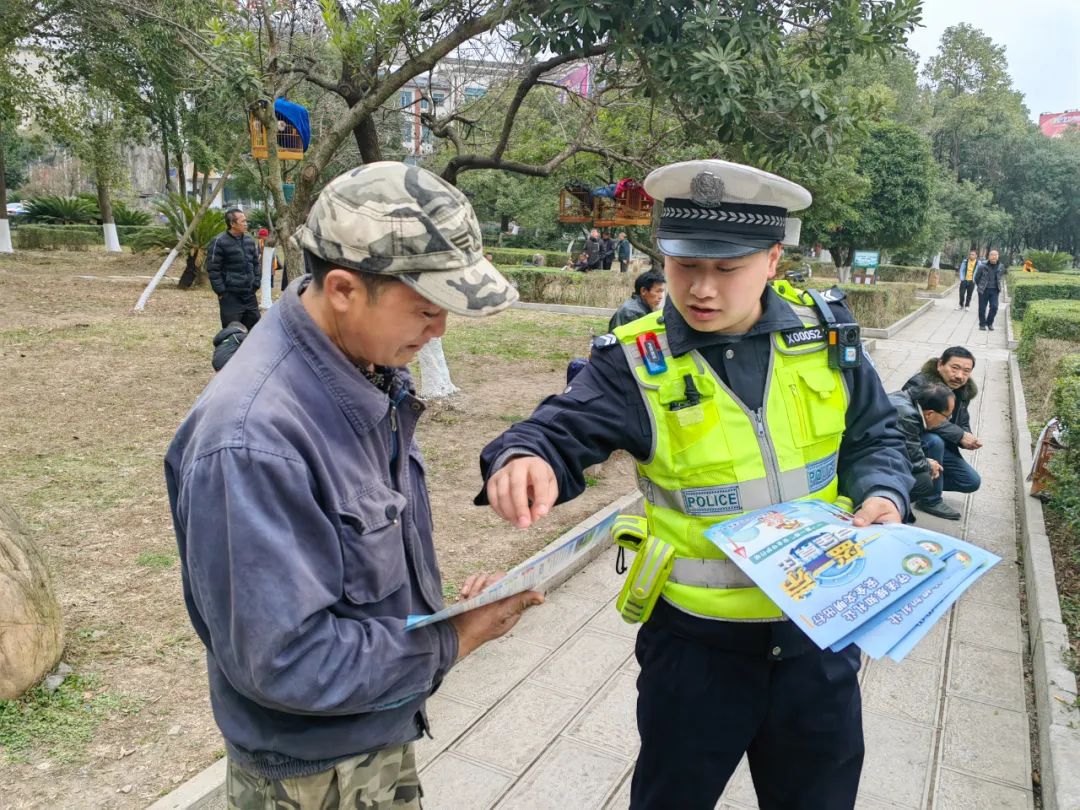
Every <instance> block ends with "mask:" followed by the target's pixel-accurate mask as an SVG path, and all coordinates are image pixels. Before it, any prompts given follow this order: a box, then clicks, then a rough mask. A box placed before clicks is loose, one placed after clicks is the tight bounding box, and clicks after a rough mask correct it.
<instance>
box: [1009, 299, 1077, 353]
mask: <svg viewBox="0 0 1080 810" xmlns="http://www.w3.org/2000/svg"><path fill="white" fill-rule="evenodd" d="M1039 338H1053V339H1055V340H1070V341H1073V342H1074V343H1078V344H1080V302H1076V301H1032V302H1031V303H1030V304H1029V305H1028V307H1027V311H1026V313H1025V314H1024V327H1023V334H1022V335H1021V337H1020V345H1019V346H1017V349H1016V356H1017V358H1018V359H1019V360H1020V362H1021V363H1024V364H1027V363H1030V362H1031V358H1032V356H1033V354H1034V352H1035V341H1036V340H1038V339H1039Z"/></svg>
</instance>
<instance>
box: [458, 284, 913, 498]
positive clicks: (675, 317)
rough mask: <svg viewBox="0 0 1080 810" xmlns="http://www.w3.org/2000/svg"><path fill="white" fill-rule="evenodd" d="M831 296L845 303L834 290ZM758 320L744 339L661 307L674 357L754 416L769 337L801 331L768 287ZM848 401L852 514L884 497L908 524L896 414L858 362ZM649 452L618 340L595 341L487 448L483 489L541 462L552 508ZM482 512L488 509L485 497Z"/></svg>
mask: <svg viewBox="0 0 1080 810" xmlns="http://www.w3.org/2000/svg"><path fill="white" fill-rule="evenodd" d="M831 293H832V295H831V296H830V297H834V298H838V299H840V298H843V294H842V293H841V292H840V291H839V290H833V291H831ZM762 304H763V307H764V310H763V312H762V315H761V318H760V320H758V322H757V323H756V324H755V325H754V326H753V328H751V329H750V331H749V332H746V333H745V334H742V335H721V334H709V333H705V332H698V331H696V330H694V329H691V328H690V326H689V325H688V324H687V323H686V321H685V320H684V319H683V317H682V316H681V315H679V313H678V311H677V310H676V309H675V307H674V306H673V305H672V304H671V302H670V301H667V302H665V305H664V325H665V327H666V329H667V338H668V344H669V346H670V348H671V352H672V353H673V354H675V355H676V356H679V355H683V354H686V353H687V352H690V351H693V350H694V349H697V350H698V351H699V352H701V354H702V356H703V357H704V358H705V360H706V361H707V362H708V363H709V365H711V366H712V367H713V369H715V370H716V372H717V373H718V374H719V376H720V378H721V379H722V380H723V381H724V382H725V383H726V384H727V386H728V387H729V388H730V389H731V390H732V391H733V392H734V393H735V395H736V396H738V397H739V399H741V400H742V402H743V404H744V405H746V407H748V408H749V409H751V410H756V409H758V408H760V407H761V404H762V401H763V400H764V397H765V382H766V376H767V374H768V370H769V340H770V338H769V335H770V333H772V332H776V331H779V330H784V329H802V328H803V323H802V321H801V320H799V318H798V317H797V316H796V315H795V313H794V312H792V310H791V308H790V307H789V306H787V304H786V302H785V301H784V300H783V299H782V298H780V297H779V296H778V295H777V294H776V293H775V292H774V291H773V290H772V288H771V287H769V288H766V290H765V293H764V294H763V296H762ZM831 306H832V309H833V312H834V313H835V315H836V318H837V320H838V321H841V322H843V321H853V320H854V318H853V317H852V315H851V313H850V312H849V311H848V309H847V307H846V305H844V304H843V303H841V302H839V301H835V302H833V303H832V304H831ZM842 373H843V375H844V378H845V380H846V382H847V388H848V391H849V393H850V402H849V404H848V409H847V427H846V429H845V432H844V438H843V442H842V443H841V445H840V458H839V465H838V467H839V469H838V474H839V477H840V482H839V483H840V493H841V494H843V495H847V496H848V497H849V498H851V500H852V501H853V502H854V503H855V505H856V506H858V505H859V504H861V503H862V502H863V501H864V500H865V499H866V498H867V497H869V496H870V495H886V496H887V497H890V498H891V499H892V500H893V501H894V502H895V503H896V504H897V505H898V506H899V507H900V514H901V515H904V516H905V518H906V519H910V505H909V497H908V496H909V493H910V492H911V488H912V486H914V483H915V482H914V479H913V478H912V476H911V465H910V462H909V461H908V458H907V454H906V452H905V450H904V439H903V436H902V435H901V433H900V430H899V428H898V427H897V424H896V410H895V408H893V406H892V403H890V402H889V398H888V396H887V395H886V394H885V390H884V388H882V385H881V379H880V378H879V377H878V374H877V371H875V370H874V367H873V365H872V364H871V362H870V361H869V360H868V359H866V358H864V360H863V363H862V365H861V366H860V367H859V368H857V369H851V370H845V371H844V372H842ZM651 449H652V428H651V425H650V420H649V415H648V412H647V411H646V409H645V403H644V401H643V400H642V398H641V394H640V393H639V392H638V386H637V383H636V382H635V380H634V378H633V375H632V373H631V371H630V367H629V366H628V364H627V362H626V358H625V356H624V355H623V351H622V349H621V348H620V347H619V345H618V344H617V343H616V342H615V340H614V336H610V337H608V336H605V337H601V338H596V339H595V340H594V341H593V351H592V356H591V357H590V359H589V362H588V364H586V366H585V368H584V369H582V371H581V373H580V374H578V375H577V376H576V377H574V380H573V382H572V383H571V385H570V386H568V387H567V389H566V390H565V391H564V392H563V393H561V394H558V395H556V396H551V397H548V398H547V399H545V400H544V401H543V402H541V403H540V405H539V407H537V409H536V410H535V411H534V412H533V414H532V416H530V417H529V418H528V419H526V420H525V421H523V422H519V423H517V424H515V425H513V426H512V427H511V428H510V429H509V430H507V431H506V432H505V433H503V434H502V435H501V436H499V437H498V438H497V439H495V440H494V441H493V442H491V443H490V444H488V445H487V447H485V448H484V450H483V452H482V453H481V456H480V471H481V473H482V475H483V476H484V480H485V481H486V480H487V478H488V476H489V474H490V473H491V472H492V471H493V467H494V468H496V469H497V468H498V466H501V464H502V463H503V462H504V460H505V459H506V458H508V457H510V456H512V455H513V454H514V453H515V452H516V453H521V454H525V455H535V456H539V457H540V458H543V459H544V460H545V461H547V462H548V463H549V464H551V466H552V468H553V469H554V470H555V475H556V478H557V480H558V485H559V499H558V503H562V502H564V501H569V500H572V499H573V498H576V497H577V496H578V495H580V494H581V493H582V492H583V491H584V489H585V478H584V473H583V470H584V469H585V468H586V467H588V466H589V465H591V464H596V463H598V462H600V461H603V460H604V459H606V458H607V457H608V456H609V455H611V453H613V452H614V451H615V450H626V451H627V452H629V453H630V454H631V455H633V456H634V457H635V458H637V459H639V460H644V459H646V458H648V456H649V453H650V451H651ZM476 503H477V504H478V505H482V504H486V503H487V495H486V493H485V492H483V491H482V492H481V493H480V494H479V495H478V496H477V498H476Z"/></svg>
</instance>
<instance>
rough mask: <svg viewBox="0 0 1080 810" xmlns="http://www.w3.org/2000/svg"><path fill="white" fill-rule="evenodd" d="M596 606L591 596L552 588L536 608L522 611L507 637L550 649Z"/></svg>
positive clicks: (582, 621) (564, 637)
mask: <svg viewBox="0 0 1080 810" xmlns="http://www.w3.org/2000/svg"><path fill="white" fill-rule="evenodd" d="M597 607H598V606H597V604H596V602H595V601H593V600H592V599H585V598H583V597H580V596H575V595H574V594H572V593H570V592H568V591H563V590H561V589H560V590H555V591H552V592H551V593H549V594H548V595H547V598H546V600H545V601H544V604H542V605H540V607H537V608H533V609H532V610H527V611H525V613H524V615H523V616H522V617H521V620H520V621H519V622H518V623H517V625H516V626H515V627H514V629H513V630H512V631H511V632H510V636H511V637H512V638H518V639H521V640H523V641H529V642H532V643H533V644H539V645H540V646H541V647H547V648H548V649H551V650H553V649H555V648H556V647H558V646H559V645H560V644H562V643H563V642H564V641H566V639H567V638H569V637H570V636H572V635H573V634H574V633H575V632H576V631H577V629H578V628H579V627H581V626H582V625H583V624H585V622H587V621H588V620H589V619H590V618H592V616H593V614H594V613H596V611H597Z"/></svg>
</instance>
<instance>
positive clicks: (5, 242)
mask: <svg viewBox="0 0 1080 810" xmlns="http://www.w3.org/2000/svg"><path fill="white" fill-rule="evenodd" d="M14 252H15V251H14V250H13V249H12V247H11V226H10V225H9V224H8V221H7V217H3V218H0V253H14Z"/></svg>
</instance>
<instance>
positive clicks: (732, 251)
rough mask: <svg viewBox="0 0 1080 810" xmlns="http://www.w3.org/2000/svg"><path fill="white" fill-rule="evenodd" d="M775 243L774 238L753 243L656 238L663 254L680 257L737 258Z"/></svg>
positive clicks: (766, 248)
mask: <svg viewBox="0 0 1080 810" xmlns="http://www.w3.org/2000/svg"><path fill="white" fill-rule="evenodd" d="M775 244H776V240H775V239H762V240H760V241H754V243H753V244H750V243H748V242H742V243H738V244H736V243H735V242H725V241H722V240H719V239H657V240H656V246H657V247H658V248H660V252H661V253H663V254H664V255H665V256H675V257H676V258H680V259H738V258H741V257H743V256H749V255H750V254H751V253H757V252H758V251H761V250H768V249H769V248H771V247H772V246H773V245H775Z"/></svg>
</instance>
